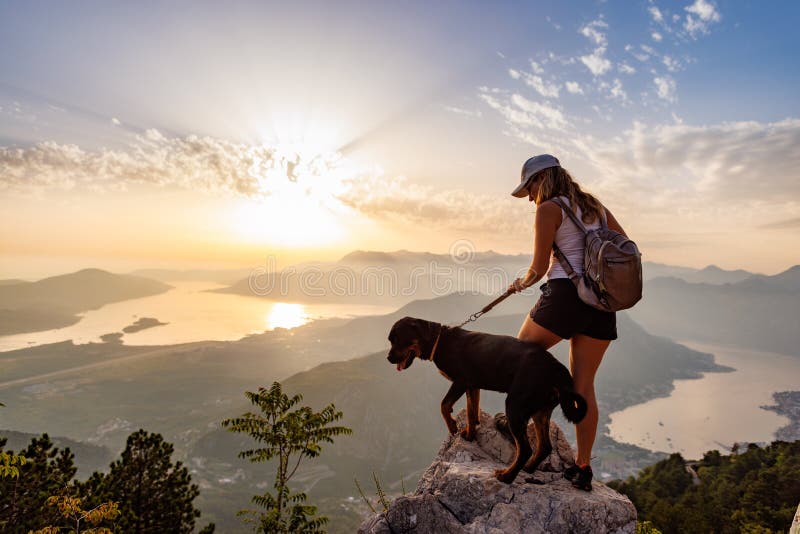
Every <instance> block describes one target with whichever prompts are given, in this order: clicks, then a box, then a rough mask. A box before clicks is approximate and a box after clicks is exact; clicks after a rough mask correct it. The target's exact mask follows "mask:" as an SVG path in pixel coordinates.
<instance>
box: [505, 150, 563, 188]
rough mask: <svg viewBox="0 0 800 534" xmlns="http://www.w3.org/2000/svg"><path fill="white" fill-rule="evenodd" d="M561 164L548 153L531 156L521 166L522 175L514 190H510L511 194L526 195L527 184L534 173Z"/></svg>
mask: <svg viewBox="0 0 800 534" xmlns="http://www.w3.org/2000/svg"><path fill="white" fill-rule="evenodd" d="M560 166H561V164H560V163H559V162H558V159H557V158H556V157H554V156H551V155H550V154H542V155H540V156H533V157H532V158H530V159H528V161H526V162H525V164H524V165H523V166H522V176H521V180H520V182H519V185H518V186H517V188H516V189H514V191H512V192H511V195H512V196H515V197H517V198H525V197H527V196H528V184H529V183H530V180H531V178H532V177H533V175H534V174H536V173H537V172H539V171H543V170H545V169H549V168H550V167H560Z"/></svg>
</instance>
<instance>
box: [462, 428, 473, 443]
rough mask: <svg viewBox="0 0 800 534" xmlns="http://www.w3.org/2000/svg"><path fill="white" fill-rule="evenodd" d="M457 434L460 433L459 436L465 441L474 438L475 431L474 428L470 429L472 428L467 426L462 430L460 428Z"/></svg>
mask: <svg viewBox="0 0 800 534" xmlns="http://www.w3.org/2000/svg"><path fill="white" fill-rule="evenodd" d="M459 434H460V435H461V437H462V438H464V440H466V441H472V440H474V439H475V431H474V430H472V429H469V428H465V429H464V430H462V431H461V432H460V433H459Z"/></svg>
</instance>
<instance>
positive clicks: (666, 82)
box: [653, 76, 678, 103]
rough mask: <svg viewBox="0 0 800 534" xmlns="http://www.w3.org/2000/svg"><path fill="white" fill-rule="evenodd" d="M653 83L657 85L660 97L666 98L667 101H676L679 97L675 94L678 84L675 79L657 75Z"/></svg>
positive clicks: (657, 92)
mask: <svg viewBox="0 0 800 534" xmlns="http://www.w3.org/2000/svg"><path fill="white" fill-rule="evenodd" d="M653 83H654V84H655V85H656V94H657V95H658V98H661V99H662V100H666V101H667V102H673V103H674V102H676V101H677V100H678V97H677V96H675V91H676V89H677V86H676V84H675V80H673V79H672V78H671V77H669V76H656V77H655V78H653Z"/></svg>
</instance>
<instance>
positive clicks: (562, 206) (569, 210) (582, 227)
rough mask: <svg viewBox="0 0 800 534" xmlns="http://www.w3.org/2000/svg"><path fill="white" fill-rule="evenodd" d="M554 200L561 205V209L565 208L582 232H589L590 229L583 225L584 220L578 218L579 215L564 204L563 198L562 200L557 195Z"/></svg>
mask: <svg viewBox="0 0 800 534" xmlns="http://www.w3.org/2000/svg"><path fill="white" fill-rule="evenodd" d="M552 200H553V202H555V203H556V204H558V205H559V206H561V209H562V210H564V211H565V212H566V214H567V215H569V218H570V219H572V222H574V223H575V226H577V227H578V228H579V229H580V231H581V232H583V233H584V234H588V233H589V232H588V230H586V227H585V226H584V225H583V221H581V220H580V219H579V218H578V216H577V215H575V213H573V211H572V210H571V209H570V208H569V207H568V206H567V205H566V204H564V201H563V200H561V199H560V198H558V197H556V198H554V199H552Z"/></svg>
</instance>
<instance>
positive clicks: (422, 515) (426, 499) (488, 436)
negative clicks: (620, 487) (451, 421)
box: [359, 410, 636, 534]
mask: <svg viewBox="0 0 800 534" xmlns="http://www.w3.org/2000/svg"><path fill="white" fill-rule="evenodd" d="M456 419H457V420H458V422H459V427H461V428H463V427H464V426H465V420H466V412H465V410H462V411H461V413H459V414H458V416H457V417H456ZM528 436H529V438H530V439H531V444H533V443H535V437H534V436H535V433H534V430H533V425H532V424H531V425H529V426H528ZM550 440H551V442H552V444H553V452H552V453H551V454H550V456H549V457H548V458H547V459H545V460H544V461H543V462H542V464H541V465H540V466H539V469H538V470H537V471H536V473H534V474H533V476H532V475H531V474H529V473H526V472H524V471H521V472H520V474H519V475H518V476H517V478H516V480H515V481H514V482H513V483H512V484H504V483H502V482H500V481H498V480H497V479H496V478H495V477H494V471H495V469H500V468H505V467H506V466H507V465H508V464H509V463H510V462H511V459H512V457H513V456H514V444H513V442H511V441H509V439H508V438H507V437H505V436H504V435H503V434H501V433H500V432H499V431H498V430H497V429H496V428H495V425H494V418H493V417H492V416H490V415H489V414H487V413H484V412H481V418H480V426H479V427H478V431H477V436H476V439H475V440H474V441H472V442H468V441H465V440H464V439H463V438H461V437H459V436H450V437H448V438H447V439H445V441H444V443H443V444H442V447H441V449H439V452H438V453H437V455H436V458H435V459H434V460H433V463H432V464H431V465H430V467H428V469H427V470H426V471H425V473H424V474H423V475H422V477H421V478H420V481H419V484H418V485H417V488H416V490H415V491H414V493H413V494H412V495H408V496H403V497H399V498H397V499H396V500H395V501H394V502H392V503H391V505H390V506H389V509H388V511H386V512H384V513H381V514H377V515H375V516H372V517H370V518H368V519H367V520H365V521H364V522H363V523H362V525H361V527H360V528H359V533H360V534H361V533H363V534H379V533H380V534H384V533H385V534H389V533H393V534H397V533H405V532H413V533H426V532H430V533H437V534H438V533H444V532H448V533H455V532H459V533H461V532H468V533H484V532H485V533H492V534H501V533H502V534H505V533H515V532H524V533H526V534H528V533H539V532H548V533H551V532H552V533H559V532H564V533H567V532H569V533H592V534H602V533H620V534H621V533H633V532H635V531H636V509H635V508H634V506H633V504H632V503H631V502H630V500H628V498H627V497H625V496H624V495H620V494H619V493H617V492H616V491H614V490H612V489H611V488H609V487H607V486H605V485H604V484H602V483H600V482H596V481H595V482H593V487H592V491H591V492H587V491H582V490H579V489H576V488H573V487H572V485H571V484H570V482H569V481H567V480H566V479H564V477H563V471H564V469H565V468H566V467H567V466H568V465H571V464H572V463H573V459H574V457H575V453H574V452H573V450H572V448H571V447H570V445H569V443H568V442H567V440H566V438H565V436H564V433H563V432H562V431H561V429H560V428H559V427H558V425H556V424H555V423H553V422H551V423H550Z"/></svg>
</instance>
